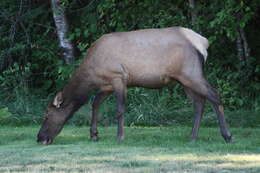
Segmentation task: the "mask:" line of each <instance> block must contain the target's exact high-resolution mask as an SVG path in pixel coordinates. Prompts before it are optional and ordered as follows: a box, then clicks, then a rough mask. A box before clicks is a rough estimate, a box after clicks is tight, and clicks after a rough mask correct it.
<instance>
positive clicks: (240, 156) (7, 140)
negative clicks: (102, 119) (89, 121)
mask: <svg viewBox="0 0 260 173" xmlns="http://www.w3.org/2000/svg"><path fill="white" fill-rule="evenodd" d="M38 129H39V127H38V126H28V127H10V126H2V127H0V172H111V173H112V172H113V173H114V172H123V173H125V172H147V173H150V172H210V173H214V172H216V173H220V172H225V173H226V172H250V173H251V172H260V129H250V128H246V129H241V128H234V129H232V132H233V136H234V138H235V141H236V142H235V143H233V144H226V143H225V142H224V140H223V139H222V137H221V136H220V133H219V130H218V128H201V129H200V133H199V138H198V140H197V141H196V142H189V140H188V137H189V134H190V130H191V128H190V127H183V126H176V127H162V128H159V127H152V128H148V127H147V128H146V127H126V128H125V130H126V138H125V140H124V141H123V142H117V141H116V139H115V138H116V137H115V136H116V128H115V127H102V128H99V135H100V140H99V141H98V142H92V141H90V140H89V128H88V127H74V126H65V128H64V129H63V131H62V133H61V134H60V135H59V136H58V137H57V138H56V139H55V141H54V143H53V144H52V145H49V146H43V145H40V144H37V143H36V134H37V132H38Z"/></svg>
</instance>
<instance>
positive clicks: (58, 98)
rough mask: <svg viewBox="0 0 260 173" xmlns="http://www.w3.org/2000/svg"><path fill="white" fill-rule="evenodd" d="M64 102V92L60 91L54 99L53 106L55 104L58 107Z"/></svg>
mask: <svg viewBox="0 0 260 173" xmlns="http://www.w3.org/2000/svg"><path fill="white" fill-rule="evenodd" d="M62 102H63V98H62V92H58V93H57V94H56V96H55V98H54V100H53V103H52V104H53V106H55V107H56V108H59V107H60V105H61V104H62Z"/></svg>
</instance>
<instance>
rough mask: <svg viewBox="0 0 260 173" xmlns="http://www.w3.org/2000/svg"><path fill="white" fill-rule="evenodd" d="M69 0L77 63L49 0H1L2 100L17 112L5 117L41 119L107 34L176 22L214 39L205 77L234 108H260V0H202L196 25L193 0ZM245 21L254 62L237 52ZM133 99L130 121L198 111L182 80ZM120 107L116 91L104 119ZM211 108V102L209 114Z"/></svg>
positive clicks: (176, 118)
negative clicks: (62, 40) (63, 44)
mask: <svg viewBox="0 0 260 173" xmlns="http://www.w3.org/2000/svg"><path fill="white" fill-rule="evenodd" d="M62 4H63V5H64V7H66V12H67V17H68V21H69V23H70V31H71V32H69V33H67V37H68V38H69V39H70V40H72V41H73V42H74V43H75V46H76V49H77V52H78V56H77V60H76V61H75V62H74V63H72V64H71V65H68V64H66V63H64V62H63V60H62V58H61V52H60V50H59V48H58V41H57V35H56V33H55V25H54V23H53V19H52V10H51V8H50V4H49V1H23V0H22V1H16V0H2V1H1V2H0V25H1V27H0V38H1V39H0V49H1V51H0V72H1V73H0V90H1V91H2V92H1V94H0V99H1V101H0V105H1V107H3V108H6V107H7V108H8V110H9V111H10V112H11V115H10V117H8V118H6V119H5V122H7V120H8V122H11V121H13V122H15V121H17V122H18V123H22V122H23V121H24V122H30V121H31V122H39V121H40V119H41V118H40V116H41V115H42V112H43V109H44V107H45V106H46V104H47V102H48V100H49V98H51V97H52V96H53V95H54V94H55V93H56V92H57V91H59V90H61V89H62V88H63V86H64V85H65V83H66V82H67V81H68V79H69V77H70V76H71V75H72V74H73V71H74V69H75V68H77V67H78V65H79V64H80V62H81V60H82V58H83V57H84V56H85V55H86V53H87V49H88V48H89V47H90V45H91V44H92V43H93V42H94V41H95V40H97V39H98V38H99V37H100V36H101V35H103V34H105V33H110V32H120V31H130V30H136V29H144V28H162V27H170V26H185V27H189V28H193V29H194V30H195V31H198V32H199V33H201V34H202V35H204V36H206V37H207V38H209V41H210V48H209V57H208V60H207V63H206V65H205V67H206V69H205V76H206V77H207V78H208V80H209V82H210V83H211V84H212V86H214V87H215V88H216V89H217V90H218V91H219V92H220V94H221V97H222V100H223V103H224V106H225V108H226V109H227V110H230V111H235V110H237V109H246V110H249V111H255V112H259V111H260V101H259V98H260V96H259V93H260V92H259V91H260V84H259V81H260V78H259V76H260V65H259V64H260V61H259V58H257V57H259V55H260V51H259V50H260V49H259V41H260V40H259V37H257V35H259V34H260V31H259V29H258V28H259V27H260V25H259V22H258V21H259V15H257V10H258V11H259V4H260V1H259V0H255V1H249V0H239V1H236V0H227V1H209V0H206V1H202V0H197V1H196V4H195V5H196V7H195V11H196V14H197V18H196V19H195V23H194V24H191V17H190V9H189V6H188V1H181V0H177V1H174V2H173V1H170V0H165V1H160V0H143V1H138V0H124V1H121V0H106V1H97V0H92V1H68V0H64V1H62ZM238 28H242V29H244V31H245V33H246V36H247V37H248V43H249V47H250V48H251V56H250V57H249V58H248V59H247V60H246V64H244V62H241V61H240V60H239V59H238V58H237V48H236V42H235V41H236V38H237V35H238V33H237V29H238ZM111 102H112V103H111ZM127 104H128V106H127V107H128V109H127V115H126V122H127V124H128V125H162V124H163V125H167V124H175V123H186V124H190V123H191V121H192V117H193V115H192V104H191V102H190V101H189V100H188V99H186V96H185V94H184V93H183V91H182V88H181V87H180V86H176V87H174V88H167V89H164V90H161V91H151V90H147V89H140V88H133V89H130V90H129V92H128V101H127ZM114 107H115V106H114V98H113V97H112V98H111V99H110V100H109V101H108V102H106V103H105V104H104V106H103V108H102V109H103V112H105V114H104V116H103V118H102V119H101V122H102V124H104V125H106V124H109V123H113V122H115V117H114ZM85 111H86V112H87V113H86V112H84V114H83V113H79V114H80V115H78V118H76V119H75V120H74V121H72V123H75V124H84V123H89V120H86V119H84V118H85V115H86V114H87V115H88V116H91V113H90V108H89V107H88V108H85ZM211 112H212V111H211V109H209V108H207V110H206V115H207V116H206V117H210V118H209V119H211V117H212V116H208V115H211ZM240 118H241V117H240ZM207 122H209V121H207ZM209 124H210V123H209ZM210 125H212V124H210Z"/></svg>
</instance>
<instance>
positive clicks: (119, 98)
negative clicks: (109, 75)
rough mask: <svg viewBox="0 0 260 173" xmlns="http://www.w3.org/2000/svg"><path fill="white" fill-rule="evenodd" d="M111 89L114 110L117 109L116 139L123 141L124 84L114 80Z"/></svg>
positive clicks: (121, 81)
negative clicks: (113, 95)
mask: <svg viewBox="0 0 260 173" xmlns="http://www.w3.org/2000/svg"><path fill="white" fill-rule="evenodd" d="M113 88H114V91H115V94H116V108H117V112H116V116H117V119H118V128H117V139H118V140H119V141H122V140H123V139H124V113H125V99H126V84H125V83H124V81H123V80H122V79H114V80H113Z"/></svg>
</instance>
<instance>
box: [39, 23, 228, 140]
mask: <svg viewBox="0 0 260 173" xmlns="http://www.w3.org/2000/svg"><path fill="white" fill-rule="evenodd" d="M207 48H208V40H207V39H206V38H204V37H202V36H201V35H199V34H198V33H196V32H194V31H192V30H190V29H187V28H183V27H170V28H162V29H143V30H137V31H131V32H115V33H110V34H105V35H103V36H102V37H101V38H99V39H98V40H96V41H95V42H94V43H93V44H92V46H91V47H90V48H89V49H88V54H87V56H86V57H85V58H84V60H83V62H82V63H81V64H80V66H79V67H78V68H77V70H76V71H75V73H74V74H73V76H72V77H71V78H70V80H69V82H68V83H67V85H65V87H64V88H63V90H62V91H60V92H58V93H57V95H56V96H55V98H54V100H53V101H52V102H51V103H50V104H49V105H48V107H47V111H46V115H45V119H44V122H43V124H42V127H41V128H40V131H39V133H38V139H37V140H38V142H41V143H43V144H51V143H52V141H53V139H54V138H55V137H56V136H57V135H58V134H59V132H60V131H61V129H62V128H63V126H64V124H65V122H66V121H67V120H68V119H69V118H71V117H72V115H73V114H74V112H75V111H77V110H78V109H79V108H80V107H81V106H82V105H83V104H85V103H86V102H87V100H88V98H89V94H90V93H91V92H92V91H93V90H98V91H99V93H98V94H97V95H96V96H95V98H94V101H93V104H92V109H93V112H92V119H91V127H90V138H91V139H92V140H94V141H96V140H98V130H97V119H98V110H99V106H100V104H101V103H102V102H103V101H104V100H105V99H106V98H108V96H110V95H111V94H112V93H115V96H116V117H117V119H118V129H117V139H118V140H119V141H121V140H123V139H124V128H123V126H124V112H125V100H126V93H127V88H128V87H144V88H151V89H159V88H162V87H165V86H167V85H169V84H172V83H176V82H178V83H180V84H182V85H183V87H184V90H185V93H186V94H187V96H188V97H189V98H191V99H192V101H193V103H194V112H195V119H194V125H193V128H192V133H191V140H195V139H196V137H197V135H198V130H199V126H200V121H201V117H202V113H203V110H204V104H205V100H208V101H209V102H210V103H211V104H212V106H213V109H214V110H215V112H216V115H217V118H218V121H219V126H220V132H221V135H222V136H223V138H224V140H225V141H226V142H230V141H231V140H232V136H231V133H230V131H229V128H228V125H227V123H226V121H225V117H224V110H223V106H222V103H221V100H220V97H219V94H218V93H217V92H216V91H215V90H214V89H213V88H212V87H211V86H210V85H209V83H208V82H207V80H206V79H205V78H204V77H203V69H202V68H203V64H204V62H205V61H206V58H207Z"/></svg>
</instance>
